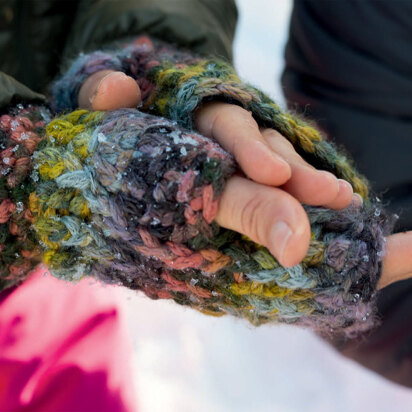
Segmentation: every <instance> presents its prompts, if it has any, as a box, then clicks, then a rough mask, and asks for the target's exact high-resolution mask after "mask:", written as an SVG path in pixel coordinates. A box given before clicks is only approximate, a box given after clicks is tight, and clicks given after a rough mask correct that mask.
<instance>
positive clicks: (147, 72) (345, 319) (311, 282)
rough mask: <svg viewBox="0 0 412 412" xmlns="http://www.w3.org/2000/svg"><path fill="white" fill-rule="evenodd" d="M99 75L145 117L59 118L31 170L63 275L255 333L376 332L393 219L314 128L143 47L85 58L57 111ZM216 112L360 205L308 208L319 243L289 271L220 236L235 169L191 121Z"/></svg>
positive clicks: (204, 70)
mask: <svg viewBox="0 0 412 412" xmlns="http://www.w3.org/2000/svg"><path fill="white" fill-rule="evenodd" d="M103 69H113V70H121V71H123V72H124V73H126V74H128V75H131V76H133V77H134V78H135V79H136V81H137V82H138V84H139V86H140V89H141V91H142V99H143V100H142V105H141V107H140V109H141V110H140V111H138V110H134V109H122V110H117V111H113V112H107V113H103V112H87V111H84V110H76V111H74V112H71V113H68V114H65V115H62V116H60V117H57V118H55V119H54V120H53V121H51V122H50V123H49V124H48V125H47V128H46V138H45V139H43V141H42V142H41V143H40V146H39V147H38V151H37V152H36V153H35V154H34V155H33V157H32V160H33V167H34V171H33V172H32V174H31V176H32V184H33V185H34V190H33V191H32V193H31V194H30V195H29V197H28V201H27V202H25V203H24V207H28V208H29V211H30V214H31V216H32V222H33V225H32V226H31V228H34V231H35V233H36V236H37V242H38V244H39V245H40V246H41V247H42V249H43V260H44V262H45V263H46V264H47V265H48V266H49V268H50V271H51V272H52V273H53V274H54V275H56V276H58V277H60V278H62V279H66V280H70V281H75V280H77V279H79V278H81V277H83V276H91V277H94V278H97V279H100V280H102V281H104V282H106V283H115V284H120V285H124V286H126V287H128V288H131V289H135V290H141V291H143V292H144V293H145V294H146V295H147V296H149V297H150V298H153V299H173V300H174V301H176V302H177V303H179V304H182V305H186V306H190V307H193V308H195V309H197V310H199V311H201V312H203V313H206V314H210V315H214V316H221V315H224V314H231V315H234V316H237V317H240V318H245V319H248V320H249V321H250V322H251V323H253V324H254V325H260V324H264V323H276V322H284V323H290V324H296V325H300V326H304V327H310V328H311V329H313V330H315V331H317V332H319V333H321V334H323V335H329V336H338V335H339V336H344V337H346V338H353V337H356V336H359V335H361V334H363V333H364V332H366V331H368V330H370V329H371V328H373V327H374V326H376V325H378V323H379V319H378V318H377V313H376V294H377V292H376V286H377V282H378V280H379V277H380V274H381V266H382V257H383V254H384V243H385V236H387V235H388V234H390V233H391V231H392V228H393V221H394V219H393V218H392V217H391V216H388V215H387V214H386V212H385V211H384V209H383V208H382V205H381V204H380V202H379V200H377V199H376V198H375V197H374V196H371V195H369V193H368V183H367V181H366V179H364V178H363V177H362V176H360V175H359V174H358V173H357V172H356V169H355V168H354V167H353V165H352V164H351V162H350V161H349V160H348V159H347V158H346V156H345V155H343V154H342V153H340V152H338V151H337V150H336V148H335V147H334V145H333V144H332V143H330V142H328V141H326V140H325V139H324V138H323V137H322V136H321V134H320V133H319V132H318V130H317V129H316V128H315V127H313V126H312V125H310V124H308V123H307V122H305V121H303V120H301V119H300V118H298V117H297V116H295V115H293V114H291V113H288V112H285V111H282V110H281V109H280V108H279V107H278V106H277V105H276V104H275V103H274V102H273V101H272V100H271V99H270V98H269V97H267V96H266V95H265V94H264V93H262V92H261V91H259V90H258V89H256V88H254V87H253V86H250V85H247V84H245V83H243V82H241V80H240V79H239V78H238V76H237V75H236V73H235V71H234V69H233V68H232V67H231V66H230V65H229V64H227V63H226V62H223V61H219V60H216V59H204V58H201V57H198V56H192V55H191V54H190V53H186V52H180V51H177V50H175V49H174V48H173V47H171V46H169V45H165V44H162V43H157V42H152V41H150V39H147V38H140V39H138V40H137V41H136V42H135V43H133V44H132V45H130V46H128V47H126V48H123V49H120V50H117V51H107V52H100V51H98V52H94V53H91V54H88V55H82V56H80V57H79V58H78V59H77V60H75V61H74V63H73V64H72V66H71V67H70V68H69V70H68V71H67V72H66V74H65V75H64V76H63V77H62V78H61V79H60V80H59V81H58V82H57V83H56V84H55V85H54V88H53V97H54V107H55V108H57V109H58V110H72V109H74V108H75V107H76V106H77V95H78V91H79V89H80V87H81V85H82V84H83V82H84V80H85V79H86V78H87V77H88V76H90V75H91V74H93V73H95V72H97V71H99V70H103ZM216 99H217V100H222V101H226V102H230V103H234V104H238V105H240V106H242V107H244V108H245V109H247V110H249V111H250V112H251V113H252V115H253V116H254V118H255V119H256V120H257V122H258V123H259V125H261V126H265V127H271V128H274V129H275V130H277V131H279V132H280V133H281V134H282V135H283V136H284V137H285V138H287V139H288V140H289V141H290V142H291V143H292V144H293V146H294V148H295V149H296V151H297V152H298V153H299V154H301V155H302V156H303V158H304V159H305V160H306V161H308V162H309V163H310V164H312V165H313V166H315V167H317V168H320V169H324V170H328V171H330V172H332V173H334V174H335V175H336V176H337V177H339V178H342V179H345V180H347V181H349V182H350V183H351V184H352V186H353V188H354V191H355V192H356V193H359V194H360V195H361V196H362V198H363V200H364V203H363V206H362V207H360V208H357V207H355V206H353V205H352V206H350V207H348V208H346V209H344V210H340V211H334V210H328V209H324V208H321V207H309V206H305V205H304V207H305V210H306V212H307V214H308V216H309V219H310V223H311V229H312V238H311V243H310V248H309V251H308V254H307V256H306V257H305V259H304V260H303V261H302V262H301V263H300V264H299V265H296V266H295V267H293V268H284V267H282V266H281V265H279V263H278V262H277V261H276V259H275V258H274V257H273V256H272V255H271V254H270V252H269V251H268V250H267V249H266V248H265V247H263V246H261V245H258V244H256V243H254V242H253V241H251V240H250V239H248V238H247V237H246V236H242V235H241V234H239V233H236V232H233V231H230V230H226V229H224V228H221V227H219V226H218V225H217V224H216V223H215V222H214V218H215V215H216V212H217V208H218V200H219V196H220V194H221V193H222V190H223V188H224V184H225V182H226V180H227V179H228V178H229V177H230V176H231V175H232V174H233V172H234V171H235V170H236V168H237V165H236V163H235V162H234V160H233V158H232V157H231V156H230V154H228V153H227V152H225V151H224V150H223V149H222V148H221V147H220V146H219V145H218V144H217V143H216V142H214V141H213V140H211V139H208V138H206V137H204V136H201V135H199V134H197V133H195V132H194V131H193V120H192V119H193V114H194V112H195V111H196V109H198V108H199V107H200V106H201V105H202V103H204V102H205V101H208V100H216ZM153 115H155V116H153ZM166 118H168V119H166ZM33 263H34V262H33Z"/></svg>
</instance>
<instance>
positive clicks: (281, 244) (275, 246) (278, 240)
mask: <svg viewBox="0 0 412 412" xmlns="http://www.w3.org/2000/svg"><path fill="white" fill-rule="evenodd" d="M292 234H293V232H292V230H291V228H290V227H289V225H288V224H287V223H285V222H283V221H280V222H277V223H276V224H275V225H274V226H273V228H272V232H271V241H272V248H271V249H272V250H273V251H274V255H275V256H276V258H277V259H278V260H279V262H280V263H281V264H282V262H283V254H284V252H285V249H286V246H287V244H288V241H289V239H290V237H291V236H292Z"/></svg>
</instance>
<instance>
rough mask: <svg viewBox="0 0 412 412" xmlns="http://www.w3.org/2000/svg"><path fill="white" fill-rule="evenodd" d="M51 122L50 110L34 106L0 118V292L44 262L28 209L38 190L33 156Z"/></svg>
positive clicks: (12, 111)
mask: <svg viewBox="0 0 412 412" xmlns="http://www.w3.org/2000/svg"><path fill="white" fill-rule="evenodd" d="M50 118H51V116H50V112H49V111H48V109H47V108H45V107H41V106H31V105H30V106H27V107H23V106H21V105H19V106H18V107H16V108H14V109H12V110H10V111H9V112H8V113H6V114H3V115H1V116H0V171H1V177H0V290H3V289H5V288H7V287H10V286H13V285H15V284H17V283H19V282H20V281H22V280H23V279H24V278H25V277H26V276H27V274H28V273H29V272H30V270H32V269H33V268H34V267H35V266H36V265H37V264H38V263H39V262H40V261H41V248H40V247H39V244H38V242H37V240H36V235H35V233H34V231H33V228H32V221H33V217H32V214H31V212H30V210H29V209H28V207H27V206H28V198H29V194H30V193H31V192H32V191H33V190H34V187H35V185H34V182H33V181H32V179H31V177H30V174H31V173H32V154H33V152H34V151H35V150H36V148H37V147H38V145H39V143H40V142H41V141H42V139H43V137H44V135H45V130H44V129H45V122H46V121H49V120H50Z"/></svg>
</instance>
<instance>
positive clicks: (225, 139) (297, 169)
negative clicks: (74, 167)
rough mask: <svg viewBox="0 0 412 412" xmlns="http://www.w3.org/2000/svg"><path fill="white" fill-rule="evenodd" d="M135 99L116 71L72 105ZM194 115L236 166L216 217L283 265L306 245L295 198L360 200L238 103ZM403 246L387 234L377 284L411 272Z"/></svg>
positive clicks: (340, 204) (336, 202)
mask: <svg viewBox="0 0 412 412" xmlns="http://www.w3.org/2000/svg"><path fill="white" fill-rule="evenodd" d="M139 103H140V90H139V86H138V85H137V83H136V82H135V80H134V79H132V78H131V77H128V76H126V75H125V74H124V73H121V72H113V71H110V70H103V71H101V72H97V73H95V74H93V75H92V76H90V77H89V78H88V79H87V80H86V81H85V83H84V84H83V86H82V88H81V89H80V92H79V106H80V107H84V108H87V109H91V110H113V109H118V108H122V107H136V106H137V105H138V104H139ZM194 120H195V126H196V129H197V130H198V132H199V133H201V134H203V135H204V136H207V137H211V138H214V139H215V140H217V141H218V142H219V143H220V145H221V146H222V147H223V148H225V149H226V150H227V151H228V152H230V153H231V154H232V155H233V156H234V158H235V159H236V161H237V163H238V164H239V166H240V168H241V172H239V173H237V174H235V175H234V176H232V177H231V178H230V179H229V180H228V182H227V184H226V186H225V189H224V191H223V194H222V196H221V199H220V201H219V209H218V213H217V216H216V219H215V220H216V222H217V223H218V224H219V225H220V226H222V227H225V228H227V229H231V230H234V231H237V232H239V233H243V234H245V235H247V236H248V237H249V238H250V239H252V240H253V241H255V242H256V243H259V244H261V245H264V246H266V247H267V248H268V249H269V250H270V252H271V253H272V254H273V255H274V256H275V257H276V258H277V259H278V261H279V262H280V263H281V264H282V265H283V266H286V267H290V266H293V265H296V264H298V263H299V262H300V261H302V259H303V258H304V257H305V255H306V253H307V251H308V247H309V241H310V224H309V220H308V217H307V215H306V213H305V210H304V209H303V207H302V203H304V204H307V205H312V206H323V207H327V208H331V209H343V208H345V207H347V206H348V205H349V204H350V203H351V202H354V203H355V205H357V206H361V203H362V199H361V197H360V196H359V195H357V194H354V193H353V189H352V186H351V185H350V184H349V183H348V182H346V181H344V180H342V179H338V178H336V177H335V176H334V175H333V174H332V173H329V172H327V171H322V170H317V169H315V168H314V167H313V166H311V165H310V164H308V163H307V162H306V161H305V160H303V159H302V157H301V156H300V155H299V154H298V153H296V151H295V149H294V148H293V146H292V144H291V143H290V142H289V141H288V140H287V139H286V138H284V137H283V136H282V135H281V134H279V133H278V132H277V131H276V130H273V129H262V128H259V126H258V124H257V123H256V121H255V120H254V119H253V117H252V116H251V114H250V113H249V112H247V111H246V110H244V109H242V108H241V107H239V106H236V105H232V104H228V103H221V102H210V103H207V104H205V105H203V106H202V107H201V108H200V109H199V110H198V111H197V112H196V114H195V119H194ZM411 250H412V232H406V233H398V234H395V235H392V236H390V237H389V238H388V239H387V242H386V251H385V258H384V264H383V272H382V277H381V279H380V282H379V285H378V286H379V287H380V288H382V287H384V286H387V285H388V284H390V283H393V282H395V281H397V280H401V279H406V278H409V277H412V253H411Z"/></svg>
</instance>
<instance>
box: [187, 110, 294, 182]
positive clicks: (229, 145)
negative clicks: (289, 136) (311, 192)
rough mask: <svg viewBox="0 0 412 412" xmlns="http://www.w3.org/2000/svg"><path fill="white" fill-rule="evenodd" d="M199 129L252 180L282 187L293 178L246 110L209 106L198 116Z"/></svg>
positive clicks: (197, 126)
mask: <svg viewBox="0 0 412 412" xmlns="http://www.w3.org/2000/svg"><path fill="white" fill-rule="evenodd" d="M195 126H196V128H197V129H198V130H199V132H200V133H201V134H203V135H205V136H208V137H212V138H214V139H216V140H217V141H218V142H219V143H220V144H221V145H222V146H223V147H224V148H225V149H226V150H227V151H228V152H230V153H231V154H232V155H233V156H234V157H235V159H236V161H237V162H238V164H239V166H240V168H241V169H242V171H243V172H244V173H245V174H246V175H247V176H248V177H249V178H250V179H252V180H255V181H256V182H259V183H262V184H266V185H272V186H279V185H281V184H283V183H285V182H286V181H287V180H288V179H289V178H290V176H291V169H290V167H289V165H288V164H287V162H286V161H285V160H283V159H282V158H281V157H280V156H278V155H277V154H276V153H273V151H272V150H271V149H270V147H269V146H268V144H267V142H266V141H265V139H263V137H262V135H261V133H260V131H259V127H258V125H257V123H256V121H255V120H254V119H253V117H252V115H251V114H250V113H249V112H248V111H246V110H245V109H242V108H241V107H239V106H236V105H233V104H228V103H217V102H213V103H208V104H206V105H204V106H202V108H201V109H200V110H199V111H198V112H197V113H196V115H195Z"/></svg>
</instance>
